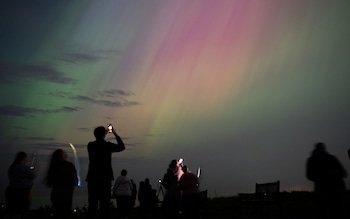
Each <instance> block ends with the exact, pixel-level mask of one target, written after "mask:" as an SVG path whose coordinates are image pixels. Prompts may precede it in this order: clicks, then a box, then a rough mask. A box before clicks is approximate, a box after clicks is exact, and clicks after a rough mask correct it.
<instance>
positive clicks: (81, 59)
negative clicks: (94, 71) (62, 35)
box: [61, 53, 102, 64]
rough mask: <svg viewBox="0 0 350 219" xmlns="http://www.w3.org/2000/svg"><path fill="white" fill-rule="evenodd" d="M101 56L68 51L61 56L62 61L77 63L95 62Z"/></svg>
mask: <svg viewBox="0 0 350 219" xmlns="http://www.w3.org/2000/svg"><path fill="white" fill-rule="evenodd" d="M100 59H102V57H100V56H97V55H90V54H84V53H70V54H66V55H65V56H64V57H62V58H61V60H62V61H65V62H69V63H73V64H78V63H93V62H97V61H99V60H100Z"/></svg>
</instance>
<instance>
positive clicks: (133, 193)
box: [130, 179, 137, 208]
mask: <svg viewBox="0 0 350 219" xmlns="http://www.w3.org/2000/svg"><path fill="white" fill-rule="evenodd" d="M130 181H131V185H132V190H131V207H132V208H134V207H135V204H136V197H137V186H136V183H135V181H134V180H133V179H130Z"/></svg>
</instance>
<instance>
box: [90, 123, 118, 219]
mask: <svg viewBox="0 0 350 219" xmlns="http://www.w3.org/2000/svg"><path fill="white" fill-rule="evenodd" d="M109 129H111V133H113V135H114V136H115V139H116V141H117V144H116V143H112V142H109V141H106V140H105V137H106V135H107V134H108V133H109ZM94 136H95V138H96V140H95V141H91V142H89V143H88V145H87V151H88V154H89V169H88V174H87V176H86V181H87V183H88V204H89V206H88V217H87V218H95V216H96V214H97V207H98V203H99V204H100V208H99V209H100V218H109V217H110V198H111V185H112V181H113V180H114V176H113V169H112V161H111V160H112V153H114V152H121V151H123V150H125V145H124V143H123V141H122V139H121V138H120V137H119V135H118V134H117V132H116V131H115V129H114V127H113V126H111V125H110V128H108V127H107V128H105V127H103V126H99V127H97V128H95V130H94Z"/></svg>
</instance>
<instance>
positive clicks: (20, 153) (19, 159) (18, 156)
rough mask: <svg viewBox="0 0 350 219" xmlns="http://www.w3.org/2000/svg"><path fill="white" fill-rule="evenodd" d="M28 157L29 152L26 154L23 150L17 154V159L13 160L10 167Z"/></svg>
mask: <svg viewBox="0 0 350 219" xmlns="http://www.w3.org/2000/svg"><path fill="white" fill-rule="evenodd" d="M26 157H27V154H26V153H25V152H23V151H20V152H18V153H17V154H16V157H15V160H14V161H13V162H12V164H11V166H10V167H14V166H16V165H18V164H20V163H21V161H22V160H23V159H25V158H26Z"/></svg>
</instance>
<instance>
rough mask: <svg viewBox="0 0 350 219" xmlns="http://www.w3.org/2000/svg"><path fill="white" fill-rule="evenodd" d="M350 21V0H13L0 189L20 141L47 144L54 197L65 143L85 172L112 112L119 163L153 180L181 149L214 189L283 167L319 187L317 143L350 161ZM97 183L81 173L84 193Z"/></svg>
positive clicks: (300, 183)
mask: <svg viewBox="0 0 350 219" xmlns="http://www.w3.org/2000/svg"><path fill="white" fill-rule="evenodd" d="M349 20H350V1H346V0H338V1H327V0H308V1H305V0H284V1H281V0H264V1H253V0H219V1H218V0H177V1H173V0H145V1H142V0H86V1H71V0H60V1H47V0H23V1H18V0H12V1H10V0H4V1H2V3H1V7H0V27H1V28H0V48H1V49H0V91H1V94H0V95H1V96H0V121H1V123H0V124H1V125H0V150H1V155H0V162H1V165H0V174H1V177H0V194H1V198H0V202H3V201H4V191H5V188H6V186H7V184H8V180H7V175H6V171H7V168H8V166H9V165H10V163H11V162H12V161H13V159H14V156H15V154H16V152H18V151H25V152H27V153H28V154H29V158H30V157H31V155H32V153H34V152H36V153H37V172H38V176H37V178H36V180H35V182H34V183H35V185H34V190H33V205H32V206H33V207H37V206H39V205H41V204H43V203H45V204H49V203H50V201H49V193H50V189H48V188H46V187H45V186H44V184H43V177H44V176H45V172H46V169H47V164H48V161H49V159H50V155H51V153H52V152H53V151H54V150H55V149H58V148H62V149H65V150H67V152H68V153H69V156H70V157H69V160H70V161H72V162H74V154H73V151H72V149H71V148H70V146H69V143H72V144H73V145H75V147H76V148H77V154H78V156H79V164H80V172H81V178H82V180H84V179H85V177H86V173H87V165H88V158H87V150H86V145H87V143H88V142H89V141H92V140H94V136H93V130H94V128H95V127H97V126H100V125H102V126H107V125H108V124H109V123H112V124H113V125H114V126H115V128H116V130H117V132H118V134H119V135H120V136H121V137H122V139H123V140H124V142H125V144H126V148H127V149H126V150H125V151H123V152H121V153H116V154H114V155H113V158H112V159H113V168H114V174H115V176H118V175H119V173H120V171H121V169H123V168H125V169H127V170H128V172H129V173H128V175H129V177H130V178H133V179H134V180H135V181H136V183H137V184H138V183H139V181H140V180H144V179H145V178H146V177H148V178H150V180H151V183H152V185H153V187H154V188H155V189H157V183H158V179H159V178H162V176H163V174H164V173H165V171H166V168H167V166H168V164H169V162H170V161H171V160H172V159H178V158H183V159H184V162H185V164H186V165H188V166H189V167H190V169H192V170H193V171H196V170H197V168H198V167H201V169H202V173H203V175H202V177H201V189H203V190H204V189H208V193H209V196H210V197H217V196H231V195H236V194H237V193H240V192H253V191H254V186H255V183H257V182H270V181H276V180H280V181H281V190H282V191H295V190H297V191H300V190H303V191H304V190H308V191H310V190H312V186H313V184H312V183H311V182H310V181H308V180H307V179H306V177H305V163H306V159H307V158H308V157H309V156H310V153H311V150H312V149H313V145H314V144H315V143H316V142H324V143H326V145H327V149H328V151H329V152H330V153H332V154H334V155H336V156H337V157H338V158H339V159H340V161H341V162H342V163H343V165H344V166H345V168H346V169H347V170H348V172H350V168H349V165H350V163H349V162H350V160H349V158H348V156H347V153H346V152H347V149H348V148H349V147H350V134H349V133H350V102H349V99H350V98H349V97H350V86H349V81H350V73H349V70H350V60H349V57H350V52H349V51H350V37H349V36H350V24H349ZM107 140H109V141H112V142H115V140H114V138H113V137H112V136H111V135H109V136H107ZM346 184H347V185H348V187H349V186H350V180H349V179H346ZM86 194H87V188H86V183H85V182H84V181H82V187H79V188H76V190H75V196H74V204H75V205H81V206H82V205H83V204H86V203H87V196H86Z"/></svg>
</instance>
